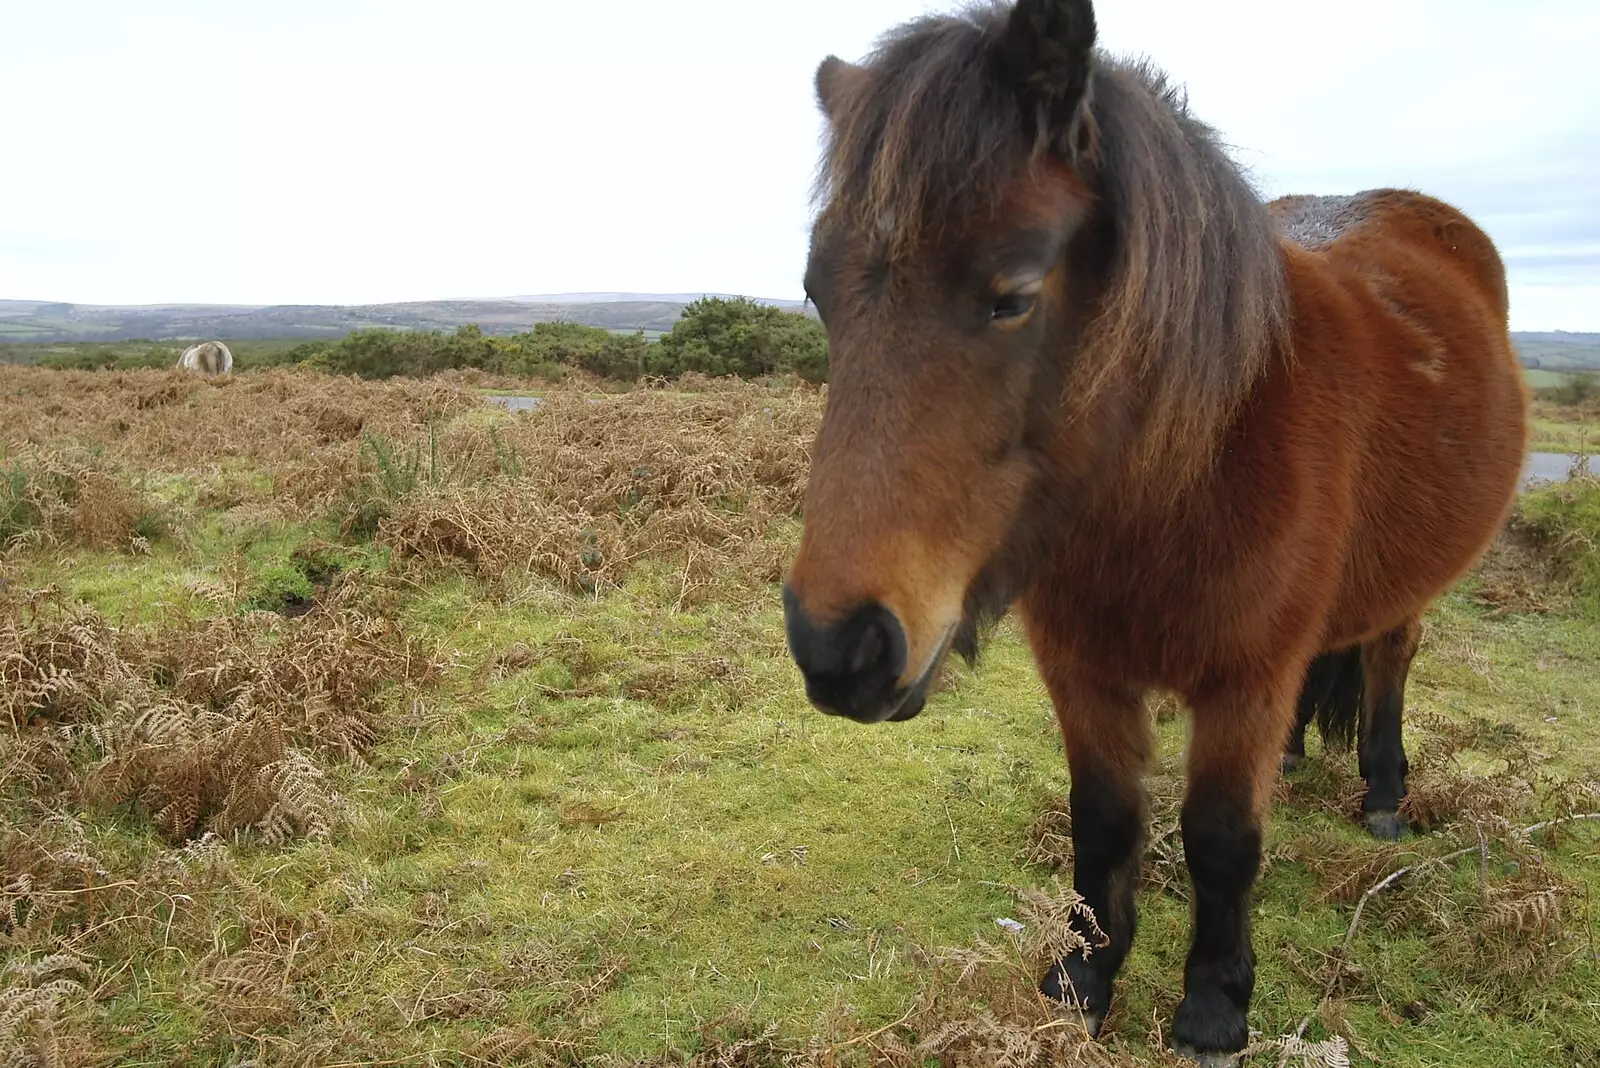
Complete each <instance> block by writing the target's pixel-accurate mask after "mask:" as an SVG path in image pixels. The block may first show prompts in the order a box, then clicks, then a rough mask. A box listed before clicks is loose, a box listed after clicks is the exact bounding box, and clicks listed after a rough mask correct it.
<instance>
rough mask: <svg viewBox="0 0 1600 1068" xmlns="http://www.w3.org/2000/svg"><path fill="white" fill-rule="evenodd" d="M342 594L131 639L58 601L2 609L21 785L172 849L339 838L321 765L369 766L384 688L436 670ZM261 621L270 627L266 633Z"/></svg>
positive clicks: (44, 596)
mask: <svg viewBox="0 0 1600 1068" xmlns="http://www.w3.org/2000/svg"><path fill="white" fill-rule="evenodd" d="M352 596H354V591H353V588H352V587H348V586H345V587H341V588H339V589H338V590H335V591H334V592H333V593H332V595H331V596H330V597H329V598H327V599H325V600H324V602H323V603H321V604H319V605H317V606H315V607H314V608H313V609H312V611H310V612H309V613H308V614H306V615H304V616H302V617H300V618H298V619H294V620H284V619H281V618H279V617H277V616H266V615H265V614H258V615H255V616H251V617H224V618H220V619H213V620H209V621H204V622H200V623H178V624H176V625H172V626H166V627H162V628H159V629H157V630H155V631H154V632H149V631H122V630H118V629H117V628H114V627H112V626H111V625H110V624H108V623H107V622H106V620H105V619H103V618H102V617H100V616H99V615H98V614H97V613H95V612H93V611H92V610H90V609H88V608H85V607H83V606H78V605H71V604H68V603H66V602H65V601H63V600H62V599H61V598H60V597H59V595H58V594H55V593H54V592H52V591H30V592H27V593H24V594H22V595H19V596H10V597H7V598H6V599H5V600H6V604H5V606H4V607H5V608H6V609H7V610H6V611H5V612H3V614H0V680H3V681H4V682H5V688H4V692H3V693H0V713H3V714H4V716H5V719H6V721H7V723H8V724H9V728H10V729H9V731H8V732H7V733H6V734H5V735H4V736H3V738H0V744H3V745H4V747H5V752H4V754H3V755H4V758H5V759H6V761H7V763H8V764H9V765H11V766H12V767H14V768H15V769H16V770H17V772H18V780H17V781H19V782H21V783H25V784H27V785H28V786H30V787H32V789H33V790H34V791H35V792H38V791H40V790H43V789H47V788H48V789H52V790H54V791H56V792H58V793H61V794H65V795H67V796H69V797H75V798H80V799H82V800H84V801H86V802H88V803H90V804H93V805H97V806H101V807H115V806H119V805H123V804H126V803H130V802H131V803H133V804H135V805H136V806H137V807H138V808H140V809H141V810H143V811H144V812H146V813H148V814H149V817H150V819H151V820H152V822H153V823H154V825H155V826H156V827H157V828H158V829H159V830H160V831H161V832H162V833H163V834H164V835H166V836H167V837H168V838H169V839H171V840H174V841H183V840H185V839H188V838H192V837H194V836H196V835H198V834H201V833H202V832H204V831H208V830H209V831H212V832H215V833H217V834H221V835H225V836H226V835H231V834H233V833H235V832H238V831H242V830H246V829H249V830H252V831H254V832H255V833H257V834H260V835H261V836H263V837H264V838H265V839H266V840H268V841H274V842H282V841H288V840H291V839H293V838H298V837H304V836H310V837H318V836H323V835H326V834H327V833H328V832H329V830H330V829H331V827H332V822H333V817H334V810H335V807H336V803H337V802H336V798H335V797H334V795H333V793H332V791H331V790H330V788H329V786H328V782H327V779H326V775H325V774H324V772H323V771H322V769H321V768H320V767H319V765H318V764H317V763H316V761H314V760H313V759H312V755H313V754H322V755H326V756H329V757H332V758H335V759H343V760H347V761H360V760H362V758H363V755H364V754H365V752H366V751H367V750H368V749H369V747H370V746H371V744H372V741H373V739H374V737H375V721H374V717H375V716H376V714H377V705H376V703H375V699H376V697H377V695H378V692H379V690H380V689H381V688H382V687H384V686H385V685H387V684H389V683H392V682H413V683H415V682H421V681H423V680H425V679H426V678H428V677H430V676H431V675H432V674H433V672H434V671H435V670H436V665H435V664H434V662H433V661H432V660H431V659H429V658H427V657H424V656H421V655H419V654H418V653H417V652H416V650H415V649H414V648H413V646H412V643H411V642H410V641H409V640H407V639H406V638H405V637H404V636H403V635H402V634H401V633H400V631H399V629H398V627H397V626H396V625H395V624H394V623H393V622H392V621H390V620H387V619H383V618H380V617H373V616H368V615H366V614H364V613H362V612H360V611H359V610H357V609H355V608H352V607H350V606H349V605H348V604H346V603H345V602H346V601H347V600H348V599H349V598H350V597H352ZM260 622H268V623H269V625H270V628H271V629H270V630H268V631H266V632H264V633H263V632H262V631H261V630H260V629H259V628H260Z"/></svg>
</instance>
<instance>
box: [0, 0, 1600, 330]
mask: <svg viewBox="0 0 1600 1068" xmlns="http://www.w3.org/2000/svg"><path fill="white" fill-rule="evenodd" d="M952 6H954V5H953V4H948V3H923V2H919V0H796V2H792V3H775V2H767V0H759V2H758V0H674V2H670V3H666V2H659V0H568V2H562V3H553V2H549V0H532V2H500V3H489V2H471V0H451V2H449V3H442V2H437V0H434V2H428V3H399V2H391V0H385V2H381V3H380V2H370V3H363V2H355V0H270V2H268V0H262V2H256V3H250V4H245V3H216V2H214V0H204V2H177V0H142V2H140V3H138V4H130V3H126V2H121V0H115V2H104V3H87V2H79V0H0V144H3V145H4V146H5V149H4V155H3V157H0V297H13V298H27V299H48V300H64V301H75V302H82V303H119V304H120V303H155V302H180V301H182V302H189V301H195V302H236V303H255V304H259V303H291V302H292V303H354V302H375V301H393V300H425V299H439V298H448V297H491V296H503V295H511V294H528V293H553V292H566V291H582V290H605V291H613V290H626V291H640V292H704V291H711V292H719V291H727V292H738V293H746V294H750V295H756V296H767V297H799V296H800V295H801V287H800V278H801V274H802V272H803V269H804V260H805V251H806V232H807V226H808V223H809V218H810V205H809V202H808V190H809V185H810V181H811V177H812V174H813V170H814V167H815V163H816V158H817V150H818V146H819V137H820V133H821V127H820V120H819V118H818V115H817V112H816V108H815V104H814V101H813V97H812V73H813V71H814V70H815V67H816V64H817V62H818V61H819V60H820V59H821V58H822V57H823V56H824V55H826V54H828V53H829V52H835V53H838V54H839V55H842V56H844V57H846V58H851V59H854V58H859V57H860V56H862V55H863V54H864V53H865V52H866V51H867V49H868V48H869V47H870V45H871V42H872V40H873V38H874V37H876V36H877V34H878V33H880V32H881V31H883V30H884V29H886V28H888V27H889V26H891V25H893V24H894V23H897V22H899V21H901V20H903V19H905V18H907V17H910V16H912V15H915V14H918V13H921V12H923V11H925V10H933V11H942V10H949V9H950V8H951V7H952ZM1098 17H1099V21H1100V26H1101V39H1102V43H1103V44H1104V45H1105V46H1107V47H1108V48H1109V49H1110V50H1112V51H1114V52H1120V53H1130V52H1132V53H1143V54H1146V55H1148V56H1150V58H1152V59H1153V60H1155V61H1156V62H1157V63H1158V64H1160V65H1161V66H1163V67H1165V68H1166V69H1167V70H1168V71H1169V72H1170V73H1171V74H1172V76H1173V77H1174V79H1175V80H1177V81H1179V82H1182V83H1184V84H1185V85H1186V86H1187V87H1188V89H1189V93H1190V99H1191V102H1192V105H1193V107H1194V110H1195V111H1196V112H1197V113H1198V114H1199V115H1200V117H1201V118H1203V119H1205V120H1207V121H1209V122H1210V123H1212V124H1213V125H1215V126H1217V127H1219V128H1220V129H1221V130H1222V131H1223V133H1224V135H1225V137H1226V139H1227V140H1228V142H1229V143H1230V144H1231V145H1233V146H1234V147H1235V150H1236V158H1237V159H1239V160H1240V162H1242V163H1243V164H1245V165H1246V166H1247V167H1248V168H1249V169H1250V171H1251V172H1252V174H1253V175H1254V177H1255V180H1256V182H1257V185H1258V187H1259V188H1260V189H1261V190H1262V192H1263V193H1265V194H1267V195H1276V194H1279V193H1283V192H1319V193H1334V192H1353V191H1356V190H1359V189H1362V188H1366V187H1370V186H1374V185H1400V186H1411V187H1414V188H1419V189H1422V190H1424V191H1426V192H1430V193H1433V194H1435V195H1438V196H1442V197H1444V198H1445V199H1448V200H1451V201H1452V202H1454V203H1455V204H1457V205H1458V206H1460V207H1461V208H1463V209H1464V210H1466V211H1467V212H1468V213H1469V214H1471V215H1472V216H1473V217H1474V218H1475V219H1476V220H1478V221H1479V223H1480V224H1482V225H1483V226H1484V227H1485V228H1486V229H1487V230H1488V231H1489V233H1490V234H1491V236H1493V237H1494V238H1495V239H1496V241H1498V242H1499V244H1500V246H1501V249H1502V252H1503V254H1504V255H1505V257H1506V260H1507V262H1508V264H1509V267H1510V271H1511V278H1512V320H1513V326H1514V327H1515V328H1517V329H1532V330H1543V329H1568V330H1600V53H1597V51H1596V43H1597V42H1600V2H1596V0H1517V2H1516V3H1511V2H1509V0H1342V2H1339V3H1333V2H1327V3H1321V4H1308V3H1288V2H1285V0H1214V2H1212V3H1203V4H1202V3H1194V2H1193V0H1105V2H1104V3H1102V4H1101V5H1099V9H1098Z"/></svg>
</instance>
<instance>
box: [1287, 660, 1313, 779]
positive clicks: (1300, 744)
mask: <svg viewBox="0 0 1600 1068" xmlns="http://www.w3.org/2000/svg"><path fill="white" fill-rule="evenodd" d="M1310 681H1311V680H1309V679H1308V680H1307V683H1308V688H1307V689H1305V690H1302V691H1300V703H1299V704H1298V705H1296V706H1295V716H1294V727H1293V728H1292V729H1291V730H1290V731H1289V744H1288V745H1286V746H1284V747H1283V756H1282V758H1281V759H1280V761H1279V764H1280V766H1281V767H1282V769H1283V770H1284V771H1293V770H1294V769H1295V768H1298V767H1299V766H1300V765H1301V764H1303V763H1305V759H1306V728H1307V727H1308V726H1310V725H1311V721H1312V720H1313V719H1315V718H1316V715H1317V702H1316V699H1315V696H1314V695H1313V694H1312V692H1311V691H1310V689H1309V683H1310Z"/></svg>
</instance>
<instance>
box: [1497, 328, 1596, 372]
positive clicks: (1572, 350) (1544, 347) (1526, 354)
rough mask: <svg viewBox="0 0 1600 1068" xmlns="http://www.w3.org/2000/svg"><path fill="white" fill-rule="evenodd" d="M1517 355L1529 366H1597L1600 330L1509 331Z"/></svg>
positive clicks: (1571, 368) (1555, 368) (1567, 368)
mask: <svg viewBox="0 0 1600 1068" xmlns="http://www.w3.org/2000/svg"><path fill="white" fill-rule="evenodd" d="M1511 340H1512V342H1513V343H1515V345H1516V346H1517V356H1518V357H1520V358H1521V360H1522V362H1523V364H1525V365H1526V366H1528V367H1541V368H1543V369H1545V370H1547V371H1574V370H1579V369H1586V370H1600V334H1569V333H1567V332H1566V331H1565V330H1553V331H1548V332H1529V333H1521V334H1512V335H1511Z"/></svg>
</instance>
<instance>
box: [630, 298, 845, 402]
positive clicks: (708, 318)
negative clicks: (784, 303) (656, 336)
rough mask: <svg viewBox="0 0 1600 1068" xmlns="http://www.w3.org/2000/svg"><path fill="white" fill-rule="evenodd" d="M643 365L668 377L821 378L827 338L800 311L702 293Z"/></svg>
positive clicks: (824, 375) (825, 365) (825, 363)
mask: <svg viewBox="0 0 1600 1068" xmlns="http://www.w3.org/2000/svg"><path fill="white" fill-rule="evenodd" d="M646 368H647V370H649V371H650V373H651V374H654V375H660V376H662V377H668V378H675V377H677V376H678V375H681V374H683V373H685V372H687V371H694V372H698V373H700V374H704V375H711V376H713V377H721V376H724V375H737V376H738V377H740V378H764V377H768V376H771V375H782V374H794V375H798V376H800V377H801V378H803V379H805V380H806V381H808V382H823V381H826V380H827V376H828V336H827V333H826V332H825V331H824V330H823V328H822V325H821V324H820V323H818V322H816V321H815V320H813V319H810V318H807V317H806V316H804V315H798V314H795V313H794V312H788V311H784V310H783V309H781V308H774V307H771V306H770V305H765V304H758V303H756V302H755V301H753V300H747V299H745V298H743V297H739V298H737V299H734V300H724V299H722V298H720V297H705V298H703V299H701V300H697V301H695V302H694V303H693V304H690V305H689V306H688V307H687V308H685V309H684V311H683V315H682V317H680V318H679V319H678V321H677V322H676V323H674V324H673V327H672V330H671V331H670V332H669V333H668V334H666V335H665V336H664V337H662V338H661V340H660V341H659V342H657V343H656V345H655V346H654V348H653V350H652V351H651V352H650V354H649V356H648V359H647V362H646Z"/></svg>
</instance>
